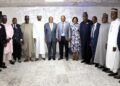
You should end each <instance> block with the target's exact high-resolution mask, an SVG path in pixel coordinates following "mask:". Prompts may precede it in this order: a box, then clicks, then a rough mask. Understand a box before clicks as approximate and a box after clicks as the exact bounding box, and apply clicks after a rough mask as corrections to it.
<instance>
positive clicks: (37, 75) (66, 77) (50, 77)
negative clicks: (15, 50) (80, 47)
mask: <svg viewBox="0 0 120 86" xmlns="http://www.w3.org/2000/svg"><path fill="white" fill-rule="evenodd" d="M118 81H119V80H116V79H114V78H113V77H109V76H108V75H107V74H106V73H104V72H102V71H101V70H100V69H97V68H95V67H94V66H91V65H85V64H82V63H81V62H80V61H72V60H69V61H65V60H61V61H58V60H56V61H53V60H51V61H48V60H45V61H42V60H41V61H37V62H28V63H24V62H22V63H16V65H8V68H7V69H4V70H3V71H2V72H0V86H120V84H119V83H118Z"/></svg>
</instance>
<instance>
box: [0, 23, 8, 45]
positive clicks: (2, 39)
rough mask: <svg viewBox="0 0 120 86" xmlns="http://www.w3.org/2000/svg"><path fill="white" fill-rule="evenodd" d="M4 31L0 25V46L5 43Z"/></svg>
mask: <svg viewBox="0 0 120 86" xmlns="http://www.w3.org/2000/svg"><path fill="white" fill-rule="evenodd" d="M6 42H7V41H6V31H5V27H4V25H2V24H0V44H1V45H4V44H5V43H6Z"/></svg>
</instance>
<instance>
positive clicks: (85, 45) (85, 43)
mask: <svg viewBox="0 0 120 86" xmlns="http://www.w3.org/2000/svg"><path fill="white" fill-rule="evenodd" d="M92 24H93V23H92V21H91V20H89V19H88V14H87V12H84V13H83V21H82V22H81V23H80V30H79V31H80V38H81V52H82V63H86V64H89V63H90V59H91V56H92V51H91V47H90V34H91V27H92Z"/></svg>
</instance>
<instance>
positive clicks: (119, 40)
mask: <svg viewBox="0 0 120 86" xmlns="http://www.w3.org/2000/svg"><path fill="white" fill-rule="evenodd" d="M117 45H118V49H119V51H120V27H119V32H118V37H117Z"/></svg>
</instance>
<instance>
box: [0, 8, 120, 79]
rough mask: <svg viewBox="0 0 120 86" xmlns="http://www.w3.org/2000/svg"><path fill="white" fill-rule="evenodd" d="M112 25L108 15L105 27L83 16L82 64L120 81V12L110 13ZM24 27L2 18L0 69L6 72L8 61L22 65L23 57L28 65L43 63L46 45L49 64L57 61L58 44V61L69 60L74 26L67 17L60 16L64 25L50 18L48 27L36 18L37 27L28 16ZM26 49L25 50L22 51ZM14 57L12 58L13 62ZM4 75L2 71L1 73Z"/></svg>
mask: <svg viewBox="0 0 120 86" xmlns="http://www.w3.org/2000/svg"><path fill="white" fill-rule="evenodd" d="M111 19H112V22H111V23H110V24H109V23H108V14H106V13H104V14H103V16H102V23H101V24H100V23H98V20H97V17H96V16H93V17H92V20H89V19H88V14H87V12H84V13H83V21H82V22H81V23H80V29H79V33H80V39H81V42H80V43H81V55H82V63H86V64H90V65H91V64H95V67H98V68H101V69H103V71H105V72H107V73H110V74H109V76H114V77H115V78H118V79H120V74H119V72H120V71H119V68H120V55H119V50H120V40H119V39H120V20H119V19H118V9H116V8H112V9H111ZM24 20H25V22H24V23H23V24H22V25H19V24H17V18H13V20H12V25H9V24H7V16H6V15H1V16H0V67H1V68H6V65H5V63H6V60H8V61H9V62H10V64H14V63H15V61H17V60H18V62H21V54H22V51H23V55H24V57H25V60H24V61H25V62H28V61H33V58H32V57H33V54H34V53H35V57H36V58H35V61H38V60H39V59H40V55H41V57H42V59H43V60H45V43H46V45H47V48H48V60H51V59H53V60H55V59H56V44H57V42H58V43H59V54H60V57H59V60H62V59H63V57H64V55H63V54H64V53H63V52H64V47H65V58H66V60H67V61H68V60H69V43H70V41H71V40H72V39H71V34H72V32H71V25H70V23H69V22H67V21H66V17H65V16H64V15H63V16H61V22H60V23H58V24H56V23H54V21H53V17H52V16H50V17H49V18H48V23H44V22H43V21H42V16H37V19H36V20H37V21H35V24H32V23H30V22H29V20H30V19H29V16H28V15H26V16H25V18H24ZM22 45H23V47H22ZM12 57H13V58H12ZM0 71H1V70H0Z"/></svg>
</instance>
